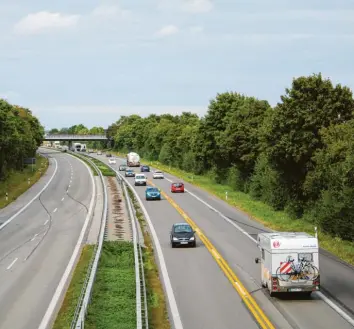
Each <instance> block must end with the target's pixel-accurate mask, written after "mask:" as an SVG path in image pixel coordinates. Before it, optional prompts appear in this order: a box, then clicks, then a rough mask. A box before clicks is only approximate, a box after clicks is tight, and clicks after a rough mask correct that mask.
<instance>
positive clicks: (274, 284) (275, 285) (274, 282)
mask: <svg viewBox="0 0 354 329" xmlns="http://www.w3.org/2000/svg"><path fill="white" fill-rule="evenodd" d="M272 290H273V291H276V290H278V278H277V277H274V276H273V277H272Z"/></svg>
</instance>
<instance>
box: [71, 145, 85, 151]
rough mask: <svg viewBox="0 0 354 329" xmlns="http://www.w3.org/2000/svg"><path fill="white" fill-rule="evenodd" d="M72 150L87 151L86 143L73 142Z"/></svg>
mask: <svg viewBox="0 0 354 329" xmlns="http://www.w3.org/2000/svg"><path fill="white" fill-rule="evenodd" d="M72 150H73V151H75V152H86V144H81V143H73V146H72Z"/></svg>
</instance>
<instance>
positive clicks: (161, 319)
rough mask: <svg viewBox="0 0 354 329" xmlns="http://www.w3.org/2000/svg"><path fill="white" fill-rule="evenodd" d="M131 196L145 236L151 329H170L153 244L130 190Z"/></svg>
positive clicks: (145, 269) (144, 255)
mask: <svg viewBox="0 0 354 329" xmlns="http://www.w3.org/2000/svg"><path fill="white" fill-rule="evenodd" d="M128 191H129V196H130V198H131V199H132V200H133V205H134V208H135V211H136V216H137V218H138V220H139V223H140V226H141V228H142V232H143V235H144V243H145V247H146V248H144V250H143V260H144V271H145V279H146V288H147V301H148V312H149V328H150V329H170V328H171V325H170V322H169V320H168V311H167V305H166V299H165V293H164V290H163V287H162V284H161V281H160V277H159V270H158V267H157V264H156V262H155V255H154V249H153V243H152V240H151V237H150V235H149V230H148V227H147V224H146V222H145V219H144V216H143V214H142V212H141V210H140V207H139V204H138V202H137V200H136V199H135V197H134V194H133V193H132V192H131V190H130V189H128Z"/></svg>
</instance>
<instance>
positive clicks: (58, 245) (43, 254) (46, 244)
mask: <svg viewBox="0 0 354 329" xmlns="http://www.w3.org/2000/svg"><path fill="white" fill-rule="evenodd" d="M63 163H64V164H65V166H66V167H70V165H69V163H68V162H67V161H65V162H63ZM81 169H82V168H80V170H78V171H77V173H76V174H77V175H79V176H84V177H82V179H81V181H82V183H81V184H80V185H79V184H73V187H72V188H73V193H74V194H75V193H77V190H80V189H84V190H85V191H89V190H90V191H92V185H91V179H90V175H89V172H88V170H87V168H86V167H83V170H81ZM67 174H68V171H67ZM63 178H64V177H63V176H62V175H60V179H61V184H62V187H63V186H64V187H65V179H63ZM85 182H86V183H85ZM53 183H55V182H53ZM82 184H83V185H82ZM60 190H63V189H62V188H61V189H60ZM64 190H65V189H64ZM49 193H54V191H53V192H51V190H49ZM86 193H87V192H86ZM90 197H91V195H90ZM55 199H56V200H59V199H58V198H56V197H55ZM60 200H61V199H60ZM60 200H59V201H60ZM35 206H38V207H39V208H38V209H37V210H36V209H35V210H34V213H36V212H38V217H40V216H41V215H40V209H42V208H43V207H42V208H40V205H39V204H38V203H36V204H32V205H31V206H30V207H29V208H28V209H32V208H34V207H35ZM86 214H87V212H86V209H85V208H84V207H83V205H82V204H80V203H78V202H77V201H74V200H72V199H71V198H66V199H65V200H64V202H61V207H58V210H57V211H56V212H52V213H51V217H52V226H51V228H50V230H49V231H48V234H47V235H46V236H45V238H44V239H43V240H42V241H40V237H38V239H39V241H38V242H40V244H39V245H38V247H37V249H36V250H35V252H34V253H33V254H31V252H32V251H33V250H32V249H31V247H33V246H31V245H29V244H27V245H25V246H24V247H23V248H22V249H21V252H22V254H26V255H27V256H28V255H30V254H31V256H30V258H28V259H27V260H26V261H24V258H23V257H22V258H21V259H18V261H17V262H16V264H15V265H14V266H13V267H12V268H11V269H10V270H7V271H6V272H5V274H6V285H1V288H0V301H1V302H0V319H1V321H0V322H1V323H0V328H38V325H39V323H40V321H41V319H42V317H43V315H44V313H45V311H46V308H47V307H48V304H49V302H50V301H51V298H52V296H53V293H54V291H55V289H56V287H57V285H58V283H59V281H60V279H61V276H62V274H63V273H64V270H65V268H66V266H67V264H68V262H69V259H70V257H71V254H72V252H73V250H74V246H75V244H76V242H77V238H78V236H79V234H80V232H81V229H82V225H83V223H84V220H85V218H86ZM33 220H34V221H35V220H36V217H34V218H33ZM2 274H3V273H2ZM2 278H3V275H2ZM29 300H30V301H31V303H30V304H29V305H28V302H29ZM19 314H20V315H21V318H18V315H19ZM3 319H4V320H3ZM32 323H33V325H32Z"/></svg>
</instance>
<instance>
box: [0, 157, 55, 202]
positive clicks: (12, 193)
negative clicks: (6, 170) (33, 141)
mask: <svg viewBox="0 0 354 329" xmlns="http://www.w3.org/2000/svg"><path fill="white" fill-rule="evenodd" d="M48 165H49V162H48V159H47V158H45V157H43V156H40V155H38V154H37V155H36V164H35V165H33V168H32V165H27V166H26V167H25V168H24V170H23V171H11V172H10V174H9V177H8V178H7V179H6V180H5V181H2V182H0V209H2V208H5V207H6V206H7V205H8V204H9V203H11V202H13V201H15V200H16V199H17V198H18V197H19V196H20V195H22V194H23V193H24V192H26V191H27V190H28V189H29V188H30V187H31V186H32V185H33V184H35V183H36V182H37V181H38V180H39V179H40V178H41V177H42V175H43V174H44V173H45V172H46V171H47V169H48ZM28 179H29V180H28ZM6 193H8V200H6Z"/></svg>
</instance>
